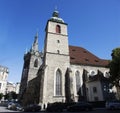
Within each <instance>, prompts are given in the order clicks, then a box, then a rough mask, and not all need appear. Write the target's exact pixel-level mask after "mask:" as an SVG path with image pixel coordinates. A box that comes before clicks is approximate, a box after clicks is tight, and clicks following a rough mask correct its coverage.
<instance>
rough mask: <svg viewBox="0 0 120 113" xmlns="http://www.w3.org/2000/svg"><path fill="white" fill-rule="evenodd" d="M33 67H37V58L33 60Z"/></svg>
mask: <svg viewBox="0 0 120 113" xmlns="http://www.w3.org/2000/svg"><path fill="white" fill-rule="evenodd" d="M34 67H38V59H36V60H35V62H34Z"/></svg>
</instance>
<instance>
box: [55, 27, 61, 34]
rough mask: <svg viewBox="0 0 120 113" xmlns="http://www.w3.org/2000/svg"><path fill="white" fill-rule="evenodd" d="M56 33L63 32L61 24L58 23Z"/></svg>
mask: <svg viewBox="0 0 120 113" xmlns="http://www.w3.org/2000/svg"><path fill="white" fill-rule="evenodd" d="M56 33H61V27H60V25H56Z"/></svg>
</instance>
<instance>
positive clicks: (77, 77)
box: [75, 71, 80, 93]
mask: <svg viewBox="0 0 120 113" xmlns="http://www.w3.org/2000/svg"><path fill="white" fill-rule="evenodd" d="M75 78H76V92H77V93H78V91H79V90H80V73H79V72H78V71H76V73H75Z"/></svg>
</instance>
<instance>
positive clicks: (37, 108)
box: [23, 104, 41, 112]
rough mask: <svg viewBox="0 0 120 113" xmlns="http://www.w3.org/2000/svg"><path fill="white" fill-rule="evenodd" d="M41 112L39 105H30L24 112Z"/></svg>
mask: <svg viewBox="0 0 120 113" xmlns="http://www.w3.org/2000/svg"><path fill="white" fill-rule="evenodd" d="M40 110H41V106H40V105H37V104H30V105H28V106H26V107H24V109H23V111H26V112H28V111H40Z"/></svg>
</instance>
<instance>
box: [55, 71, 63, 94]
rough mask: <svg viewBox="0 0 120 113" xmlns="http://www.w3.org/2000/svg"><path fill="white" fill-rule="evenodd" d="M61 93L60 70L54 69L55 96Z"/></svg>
mask: <svg viewBox="0 0 120 113" xmlns="http://www.w3.org/2000/svg"><path fill="white" fill-rule="evenodd" d="M60 95H62V75H61V72H60V70H59V69H58V70H57V71H56V96H60Z"/></svg>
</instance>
